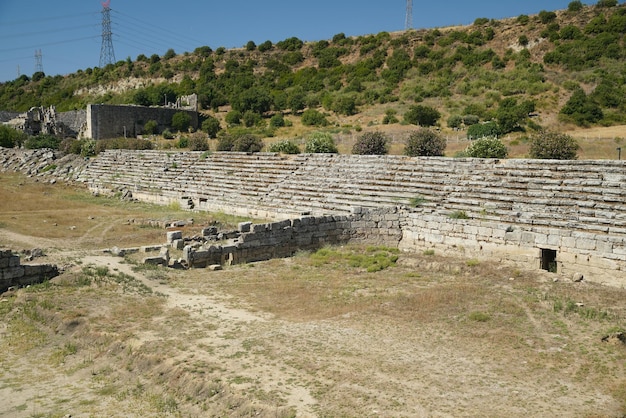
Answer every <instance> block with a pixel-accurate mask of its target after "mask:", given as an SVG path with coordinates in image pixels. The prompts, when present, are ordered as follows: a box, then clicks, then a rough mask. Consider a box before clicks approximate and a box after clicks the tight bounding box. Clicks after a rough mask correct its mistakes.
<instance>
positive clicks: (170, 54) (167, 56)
mask: <svg viewBox="0 0 626 418" xmlns="http://www.w3.org/2000/svg"><path fill="white" fill-rule="evenodd" d="M175 56H176V52H175V51H174V50H173V49H172V48H170V49H168V50H167V52H166V53H165V55H163V58H164V59H166V60H171V59H172V58H174V57H175Z"/></svg>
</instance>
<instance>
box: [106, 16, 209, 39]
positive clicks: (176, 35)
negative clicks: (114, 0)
mask: <svg viewBox="0 0 626 418" xmlns="http://www.w3.org/2000/svg"><path fill="white" fill-rule="evenodd" d="M111 11H112V12H113V13H114V15H116V16H118V15H119V16H121V17H122V21H123V20H124V19H129V20H131V21H134V22H137V23H132V25H133V26H135V27H136V26H138V25H137V24H139V26H143V27H144V28H146V30H147V31H148V32H149V33H150V34H152V35H153V34H154V32H155V31H158V32H161V33H163V34H164V35H165V34H167V36H168V37H167V39H166V40H167V41H171V40H172V38H175V39H178V42H183V43H184V44H185V45H188V44H189V43H193V44H195V45H196V46H198V45H203V42H202V41H199V40H197V39H195V38H192V37H189V36H184V35H181V34H180V33H179V32H174V31H170V30H167V29H165V28H162V27H159V26H155V25H154V24H152V23H148V22H144V21H142V20H140V19H137V18H136V17H133V16H129V15H126V14H124V13H122V12H120V11H117V10H113V9H111Z"/></svg>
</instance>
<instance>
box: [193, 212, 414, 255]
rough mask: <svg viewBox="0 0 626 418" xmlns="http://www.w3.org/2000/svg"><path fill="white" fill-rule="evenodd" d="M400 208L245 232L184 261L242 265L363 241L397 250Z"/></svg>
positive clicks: (273, 224)
mask: <svg viewBox="0 0 626 418" xmlns="http://www.w3.org/2000/svg"><path fill="white" fill-rule="evenodd" d="M400 219H401V212H400V211H399V210H398V208H386V209H381V210H375V211H368V210H364V209H362V208H358V209H355V213H354V214H352V215H327V216H303V217H299V218H295V219H287V220H283V221H279V222H271V223H266V224H253V225H250V226H249V228H250V229H249V230H247V228H246V230H241V228H240V231H239V232H240V234H239V236H238V238H237V239H236V240H234V241H233V242H231V243H229V244H227V245H216V244H213V245H208V246H202V247H194V246H186V247H185V248H184V250H183V260H184V261H185V262H186V263H187V265H188V266H190V267H206V266H209V265H212V264H241V263H249V262H254V261H262V260H270V259H273V258H282V257H289V256H291V255H293V254H294V253H296V252H297V251H300V250H316V249H319V248H321V247H323V246H325V245H342V244H346V243H348V242H363V243H369V244H375V245H383V246H389V247H394V248H395V247H397V246H398V243H399V241H400V239H401V238H402V230H401V229H400Z"/></svg>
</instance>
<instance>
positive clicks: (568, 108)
mask: <svg viewBox="0 0 626 418" xmlns="http://www.w3.org/2000/svg"><path fill="white" fill-rule="evenodd" d="M560 113H561V114H562V115H564V116H565V117H567V118H569V119H571V120H573V121H574V123H576V124H577V125H580V126H585V125H587V124H589V123H595V122H598V121H599V120H600V119H602V118H603V116H604V115H603V113H602V109H601V108H600V106H598V105H597V104H596V103H594V102H593V101H592V100H591V99H589V97H587V95H586V94H585V92H584V91H583V89H581V88H578V89H576V90H575V91H574V92H573V93H572V95H571V96H570V98H569V100H568V101H567V103H565V106H563V108H562V109H561V112H560Z"/></svg>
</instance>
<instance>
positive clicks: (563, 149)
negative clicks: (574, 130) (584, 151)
mask: <svg viewBox="0 0 626 418" xmlns="http://www.w3.org/2000/svg"><path fill="white" fill-rule="evenodd" d="M579 148H580V146H579V145H578V142H577V141H576V140H575V139H574V138H573V137H571V136H569V135H567V134H561V133H558V132H551V131H540V132H538V133H536V134H535V135H533V136H532V137H531V139H530V153H529V154H530V158H539V159H555V160H575V159H576V158H578V155H577V153H578V149H579Z"/></svg>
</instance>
